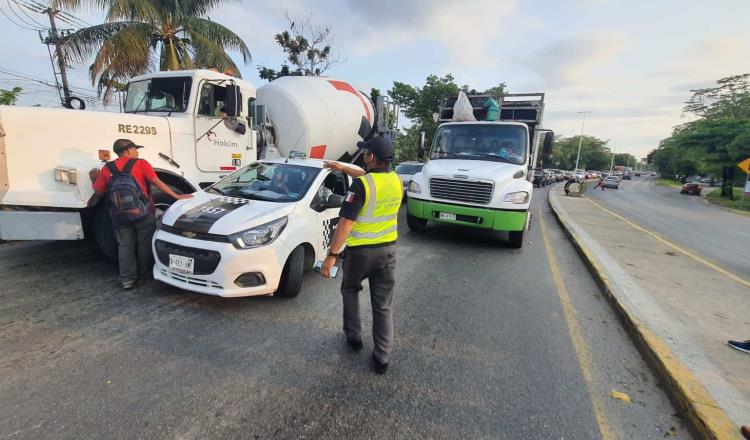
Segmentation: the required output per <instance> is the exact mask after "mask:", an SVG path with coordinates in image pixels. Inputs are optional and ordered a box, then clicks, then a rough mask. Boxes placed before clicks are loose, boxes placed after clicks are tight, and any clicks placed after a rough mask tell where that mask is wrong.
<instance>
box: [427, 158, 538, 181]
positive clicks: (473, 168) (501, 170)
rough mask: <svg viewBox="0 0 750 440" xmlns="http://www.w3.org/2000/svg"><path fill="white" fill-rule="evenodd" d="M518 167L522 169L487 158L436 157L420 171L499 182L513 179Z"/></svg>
mask: <svg viewBox="0 0 750 440" xmlns="http://www.w3.org/2000/svg"><path fill="white" fill-rule="evenodd" d="M519 169H523V165H516V164H512V163H504V162H491V161H487V160H456V159H438V160H431V161H430V162H429V163H428V164H427V166H425V168H423V169H422V172H426V174H427V173H428V174H429V176H428V177H447V178H449V179H456V178H465V177H464V176H466V177H468V180H489V181H492V182H496V183H500V182H502V181H507V180H513V174H515V173H516V171H518V170H519ZM457 176H461V177H457Z"/></svg>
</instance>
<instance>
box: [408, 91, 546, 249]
mask: <svg viewBox="0 0 750 440" xmlns="http://www.w3.org/2000/svg"><path fill="white" fill-rule="evenodd" d="M487 99H496V100H497V101H498V102H499V104H500V113H499V115H500V119H499V120H496V121H484V120H483V119H485V118H486V113H485V111H484V108H485V107H484V103H485V101H486V100H487ZM456 101H457V99H456V98H450V99H448V100H446V101H444V102H443V104H442V105H441V108H440V112H439V113H438V114H437V117H438V119H439V121H440V122H441V124H440V125H439V126H438V128H437V130H436V131H435V133H434V136H433V141H432V147H431V148H430V150H429V157H428V162H427V163H426V165H425V166H424V168H423V169H422V172H421V173H417V174H415V175H414V176H413V177H412V180H411V183H410V184H409V187H408V190H407V217H406V219H407V223H408V225H409V228H410V229H411V230H412V231H417V232H419V231H423V230H424V229H425V228H426V227H427V224H428V222H436V223H447V224H454V225H460V226H467V227H473V228H485V229H493V230H496V231H505V232H507V233H508V240H509V242H510V244H511V246H513V247H521V246H522V245H523V237H524V232H525V231H526V230H527V229H528V227H529V221H530V217H531V216H530V213H529V207H530V206H531V199H532V194H533V190H534V188H533V185H532V182H531V181H530V179H531V173H530V169H531V168H533V165H534V164H536V163H537V156H538V154H537V153H538V152H539V146H540V145H543V151H542V154H541V156H545V155H548V154H549V152H550V151H551V148H552V141H553V138H554V134H553V133H552V132H551V131H549V130H545V129H543V128H542V127H541V122H542V115H543V111H544V94H543V93H538V94H524V95H517V94H516V95H506V96H498V97H491V96H485V95H477V96H470V97H469V101H470V102H471V105H472V107H473V110H474V118H473V119H476V120H475V121H461V122H456V121H454V112H453V106H454V105H455V103H456ZM422 139H424V135H423V136H422ZM423 154H424V142H422V145H420V157H422V156H423Z"/></svg>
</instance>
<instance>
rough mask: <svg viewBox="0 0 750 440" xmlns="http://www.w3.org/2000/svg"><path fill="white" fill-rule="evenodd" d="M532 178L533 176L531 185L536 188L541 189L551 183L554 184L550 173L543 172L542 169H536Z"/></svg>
mask: <svg viewBox="0 0 750 440" xmlns="http://www.w3.org/2000/svg"><path fill="white" fill-rule="evenodd" d="M532 176H533V179H532V181H531V183H532V184H533V185H534V186H536V187H539V188H541V187H543V186H547V185H549V184H550V183H552V180H551V177H550V173H549V171H547V170H543V169H541V168H534V169H533V174H532Z"/></svg>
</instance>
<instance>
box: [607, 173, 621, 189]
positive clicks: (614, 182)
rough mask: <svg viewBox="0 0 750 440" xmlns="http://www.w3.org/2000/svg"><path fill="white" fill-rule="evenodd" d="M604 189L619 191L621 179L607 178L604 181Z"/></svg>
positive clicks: (615, 177)
mask: <svg viewBox="0 0 750 440" xmlns="http://www.w3.org/2000/svg"><path fill="white" fill-rule="evenodd" d="M604 187H605V188H614V189H619V188H620V179H619V178H618V177H617V176H607V178H605V179H604Z"/></svg>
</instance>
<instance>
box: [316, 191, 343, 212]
mask: <svg viewBox="0 0 750 440" xmlns="http://www.w3.org/2000/svg"><path fill="white" fill-rule="evenodd" d="M343 204H344V196H340V195H338V194H331V195H330V196H328V200H323V201H321V202H319V203H317V204H316V205H315V206H314V207H313V209H314V210H316V211H318V212H323V211H325V210H326V209H333V208H341V205H343Z"/></svg>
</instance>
